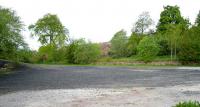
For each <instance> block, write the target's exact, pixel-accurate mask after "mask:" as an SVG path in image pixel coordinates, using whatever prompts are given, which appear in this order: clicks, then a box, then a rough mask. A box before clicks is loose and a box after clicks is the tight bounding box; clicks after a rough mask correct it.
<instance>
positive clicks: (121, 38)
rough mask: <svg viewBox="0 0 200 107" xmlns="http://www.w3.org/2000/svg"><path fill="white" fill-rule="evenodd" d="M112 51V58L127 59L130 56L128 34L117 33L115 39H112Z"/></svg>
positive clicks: (123, 32)
mask: <svg viewBox="0 0 200 107" xmlns="http://www.w3.org/2000/svg"><path fill="white" fill-rule="evenodd" d="M110 42H111V49H110V53H111V56H112V57H115V58H117V57H126V56H128V49H127V43H128V37H127V36H126V32H125V31H124V30H121V31H119V32H117V33H116V34H115V35H114V36H113V38H112V39H111V41H110Z"/></svg>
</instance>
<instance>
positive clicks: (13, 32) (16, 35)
mask: <svg viewBox="0 0 200 107" xmlns="http://www.w3.org/2000/svg"><path fill="white" fill-rule="evenodd" d="M22 30H23V24H22V22H21V21H20V17H19V16H17V15H16V12H15V11H13V10H11V9H7V8H2V7H0V44H1V45H0V59H10V60H15V58H16V51H17V49H19V48H20V47H21V48H22V47H25V46H26V44H25V42H24V40H23V37H22V36H21V31H22Z"/></svg>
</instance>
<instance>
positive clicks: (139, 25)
mask: <svg viewBox="0 0 200 107" xmlns="http://www.w3.org/2000/svg"><path fill="white" fill-rule="evenodd" d="M153 23H154V22H153V20H152V19H151V17H150V15H149V12H143V13H142V14H140V15H139V17H138V20H137V21H136V23H135V25H134V28H133V29H132V30H133V32H137V33H140V34H144V33H145V32H147V29H148V28H149V27H150V26H151V25H152V24H153Z"/></svg>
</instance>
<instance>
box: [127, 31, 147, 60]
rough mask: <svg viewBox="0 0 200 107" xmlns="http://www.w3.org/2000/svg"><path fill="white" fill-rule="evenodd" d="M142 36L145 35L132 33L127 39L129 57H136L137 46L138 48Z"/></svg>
mask: <svg viewBox="0 0 200 107" xmlns="http://www.w3.org/2000/svg"><path fill="white" fill-rule="evenodd" d="M144 36H145V35H139V34H137V33H135V32H132V34H131V36H130V38H129V39H128V45H127V49H128V53H129V56H132V55H136V53H137V46H138V44H139V42H140V40H142V38H143V37H144Z"/></svg>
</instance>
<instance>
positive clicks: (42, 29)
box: [29, 13, 68, 46]
mask: <svg viewBox="0 0 200 107" xmlns="http://www.w3.org/2000/svg"><path fill="white" fill-rule="evenodd" d="M29 29H30V30H31V31H32V36H38V37H39V39H38V41H40V43H41V44H53V45H56V46H63V45H64V43H65V42H66V40H67V34H68V30H67V29H66V28H65V27H64V26H63V25H62V23H61V21H60V20H59V18H58V17H57V15H52V14H49V13H48V14H46V15H44V17H43V18H41V19H39V20H38V21H37V22H36V23H35V24H33V25H30V26H29Z"/></svg>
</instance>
